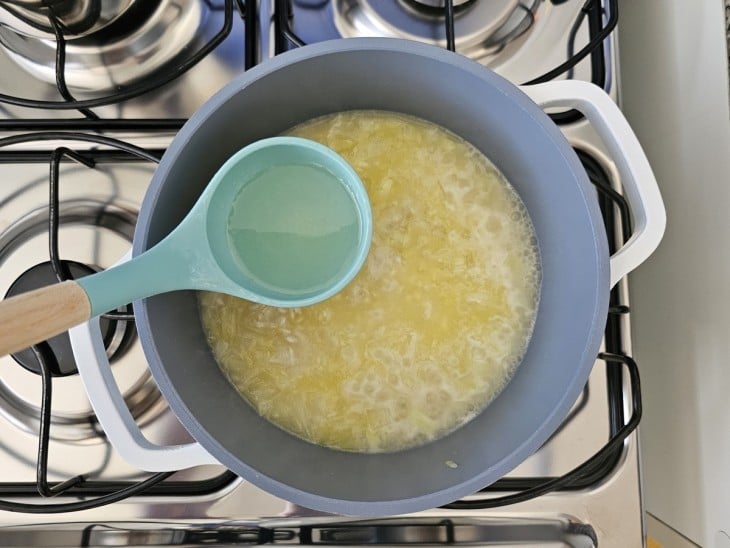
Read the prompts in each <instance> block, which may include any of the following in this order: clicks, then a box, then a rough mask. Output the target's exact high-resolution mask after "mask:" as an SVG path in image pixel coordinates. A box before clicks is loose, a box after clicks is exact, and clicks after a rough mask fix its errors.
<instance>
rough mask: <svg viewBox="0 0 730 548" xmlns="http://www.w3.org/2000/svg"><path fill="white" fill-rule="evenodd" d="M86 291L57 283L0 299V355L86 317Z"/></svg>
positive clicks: (55, 332)
mask: <svg viewBox="0 0 730 548" xmlns="http://www.w3.org/2000/svg"><path fill="white" fill-rule="evenodd" d="M90 315H91V305H90V303H89V298H88V297H87V296H86V292H85V291H84V290H83V289H82V288H81V286H80V285H79V284H78V283H76V282H74V281H67V282H61V283H59V284H54V285H49V286H47V287H42V288H40V289H36V290H35V291H29V292H27V293H22V294H20V295H17V296H15V297H11V298H9V299H5V300H4V301H0V356H4V355H6V354H10V353H12V352H17V351H18V350H23V349H24V348H27V347H29V346H30V345H32V344H35V343H37V342H40V341H44V340H46V339H50V338H51V337H54V336H56V335H58V334H59V333H63V332H64V331H66V330H68V329H69V328H71V327H73V326H75V325H78V324H80V323H82V322H84V321H86V320H88V319H89V317H90Z"/></svg>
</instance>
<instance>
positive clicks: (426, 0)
mask: <svg viewBox="0 0 730 548" xmlns="http://www.w3.org/2000/svg"><path fill="white" fill-rule="evenodd" d="M402 1H403V2H405V3H406V4H408V5H410V6H411V7H413V8H415V9H418V10H424V11H425V13H433V14H434V15H441V16H443V15H444V8H445V7H446V0H402ZM474 2H476V0H453V4H454V9H455V10H458V9H459V8H465V7H466V6H467V5H468V4H473V3H474Z"/></svg>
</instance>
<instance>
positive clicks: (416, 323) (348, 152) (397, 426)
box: [200, 111, 540, 452]
mask: <svg viewBox="0 0 730 548" xmlns="http://www.w3.org/2000/svg"><path fill="white" fill-rule="evenodd" d="M290 133H291V134H292V135H297V136H300V137H306V138H309V139H313V140H315V141H319V142H320V143H323V144H325V145H327V146H329V147H330V148H332V149H334V150H335V151H337V152H338V153H339V154H341V155H342V156H343V157H344V158H345V159H346V160H347V161H348V162H350V164H351V165H352V166H353V167H354V168H355V170H356V171H357V172H358V174H359V175H360V177H361V178H362V180H363V182H364V184H365V186H366V188H367V190H368V195H369V197H370V202H371V206H372V210H373V241H372V246H371V249H370V253H369V255H368V258H367V261H366V263H365V266H364V267H363V269H362V271H361V272H360V273H359V274H358V276H357V277H356V278H355V280H354V281H353V282H352V283H350V285H348V286H347V287H346V288H345V289H344V290H343V291H342V292H341V293H339V294H338V295H335V296H334V297H333V298H331V299H328V300H327V301H325V302H323V303H320V304H317V305H315V306H311V307H307V308H302V309H277V308H271V307H266V306H263V305H257V304H254V303H250V302H247V301H243V300H240V299H236V298H234V297H230V296H227V295H222V294H214V293H201V295H200V305H201V306H200V308H201V316H202V320H203V325H204V328H205V330H206V333H207V335H208V338H209V341H210V344H211V347H212V349H213V351H214V353H215V355H216V359H217V360H218V362H219V364H220V366H221V368H222V369H223V371H224V372H225V373H226V375H227V376H228V378H229V379H230V380H231V382H232V383H233V384H234V385H235V386H236V387H237V389H238V390H239V392H240V393H241V394H242V395H243V397H245V398H246V399H247V400H248V401H249V402H250V403H251V405H252V406H253V407H254V408H255V409H256V410H257V411H258V412H259V413H261V414H262V415H263V416H264V417H266V418H267V419H269V420H270V421H272V422H274V423H275V424H277V425H279V426H280V427H282V428H284V429H285V430H288V431H290V432H292V433H294V434H296V435H298V436H300V437H302V438H304V439H307V440H309V441H312V442H313V443H318V444H322V445H326V446H329V447H335V448H338V449H343V450H348V451H364V452H382V451H396V450H399V449H404V448H407V447H412V446H416V445H420V444H423V443H426V442H428V441H430V440H433V439H435V438H438V437H440V436H443V435H445V434H446V433H448V432H450V431H453V430H454V429H456V428H457V427H459V426H460V425H462V424H464V423H465V422H467V421H468V420H470V419H471V418H473V417H474V416H475V415H476V414H478V413H479V412H480V411H481V410H483V409H484V407H485V406H486V405H487V404H488V403H489V402H490V401H491V400H492V399H493V398H494V396H496V394H498V393H499V391H500V390H501V388H502V387H503V386H504V384H505V383H506V382H507V381H508V380H509V378H510V376H511V374H512V373H513V371H514V369H515V367H516V366H517V364H518V363H519V361H520V360H521V358H522V355H523V354H524V351H525V348H526V345H527V342H528V340H529V336H530V334H531V332H532V327H533V324H534V319H535V314H536V309H537V302H538V296H539V285H540V270H539V256H538V250H537V244H536V239H535V235H534V232H533V229H532V226H531V223H530V220H529V217H528V215H527V212H526V210H525V208H524V206H523V204H522V203H521V202H520V200H519V198H518V197H517V195H516V194H515V192H514V190H513V189H512V187H511V186H510V185H509V184H507V182H506V181H505V179H504V178H503V177H502V176H501V174H500V173H499V172H498V171H497V170H496V168H495V167H494V166H493V165H492V164H491V163H490V162H489V161H488V160H487V159H486V158H485V157H484V155H483V154H481V152H479V151H477V150H476V149H475V148H474V147H473V146H471V145H470V144H469V143H467V142H466V141H464V140H462V139H460V138H459V137H457V136H455V135H453V134H452V133H450V132H448V131H446V130H445V129H443V128H440V127H438V126H436V125H434V124H431V123H429V122H425V121H423V120H420V119H417V118H413V117H409V116H404V115H400V114H394V113H386V112H379V111H352V112H345V113H339V114H336V115H331V116H326V117H323V118H318V119H316V120H312V121H310V122H307V123H305V124H302V125H300V126H298V127H296V128H294V129H292V130H291V132H290Z"/></svg>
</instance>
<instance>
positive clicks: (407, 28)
mask: <svg viewBox="0 0 730 548" xmlns="http://www.w3.org/2000/svg"><path fill="white" fill-rule="evenodd" d="M332 2H333V13H334V19H335V26H336V27H337V30H338V31H339V33H340V34H341V35H342V36H343V37H345V38H352V37H358V36H382V37H390V38H406V39H409V40H418V41H420V42H425V43H429V44H436V45H441V46H445V44H446V30H445V25H444V9H443V5H444V2H443V0H398V1H391V2H382V1H381V0H332ZM539 3H540V0H532V2H527V3H526V4H524V5H523V4H521V3H520V0H489V1H488V2H487V1H484V2H478V1H476V0H461V1H458V0H454V7H455V9H454V13H455V17H454V31H455V36H456V49H457V50H458V51H459V52H460V53H462V54H464V55H467V56H469V57H472V58H474V59H482V58H484V56H485V55H488V54H490V53H496V52H499V51H501V50H502V49H503V48H504V46H505V45H506V44H508V43H509V42H511V41H513V40H514V39H516V38H517V37H519V36H521V35H522V34H524V33H525V32H526V31H527V30H528V29H529V28H530V27H531V26H532V23H533V22H534V18H535V17H534V12H535V11H536V10H537V6H538V4H539Z"/></svg>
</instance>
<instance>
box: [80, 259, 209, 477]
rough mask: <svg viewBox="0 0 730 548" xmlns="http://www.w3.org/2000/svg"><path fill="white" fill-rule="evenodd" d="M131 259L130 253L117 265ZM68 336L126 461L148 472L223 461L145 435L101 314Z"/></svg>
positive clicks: (112, 439)
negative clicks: (116, 371)
mask: <svg viewBox="0 0 730 548" xmlns="http://www.w3.org/2000/svg"><path fill="white" fill-rule="evenodd" d="M130 258H131V252H129V253H127V254H126V255H125V256H124V257H123V258H122V259H121V260H120V261H119V262H118V263H117V264H121V263H123V262H125V261H128V260H129V259H130ZM69 337H70V338H71V348H72V349H73V353H74V357H75V358H76V365H77V367H78V370H79V375H80V376H81V381H82V383H83V385H84V389H85V390H86V394H87V396H88V397H89V401H90V402H91V407H92V408H93V409H94V413H96V417H97V419H98V420H99V424H101V426H102V428H103V429H104V432H105V433H106V436H107V438H108V439H109V441H110V442H111V444H112V446H113V447H114V449H116V450H117V452H118V453H119V454H120V455H121V457H122V458H123V459H124V460H125V461H127V462H128V463H129V464H131V465H132V466H134V467H136V468H139V469H140V470H145V471H147V472H167V471H172V470H183V469H185V468H191V467H193V466H198V465H202V464H220V463H219V462H218V461H217V460H215V459H214V458H213V457H212V456H211V455H210V454H209V453H208V452H207V451H206V450H205V449H203V447H202V446H201V445H200V444H198V443H196V442H192V443H186V444H182V445H169V446H161V445H155V444H153V443H151V442H150V441H149V440H147V438H145V437H144V434H142V431H141V430H140V429H139V426H137V423H136V422H135V421H134V418H133V417H132V414H131V413H130V412H129V409H128V408H127V405H126V404H125V402H124V398H123V396H122V393H121V392H120V390H119V387H118V386H117V383H116V381H115V380H114V375H112V370H111V367H110V365H109V360H108V358H107V356H106V351H105V349H104V343H103V341H102V336H101V328H100V326H99V317H98V316H97V317H94V318H91V319H90V320H89V321H88V322H86V323H83V324H81V325H78V326H76V327H74V328H72V329H71V330H69Z"/></svg>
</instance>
